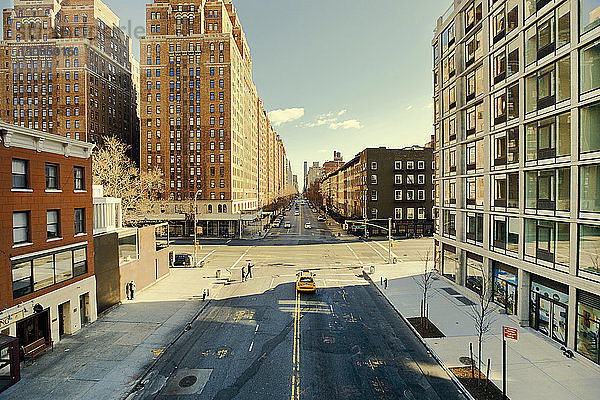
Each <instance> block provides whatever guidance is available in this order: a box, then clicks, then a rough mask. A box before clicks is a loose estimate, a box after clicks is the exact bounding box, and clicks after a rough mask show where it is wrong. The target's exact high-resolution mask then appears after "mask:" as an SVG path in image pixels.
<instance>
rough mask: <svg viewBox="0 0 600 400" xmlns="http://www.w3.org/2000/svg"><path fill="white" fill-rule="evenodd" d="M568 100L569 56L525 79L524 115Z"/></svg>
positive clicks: (569, 80)
mask: <svg viewBox="0 0 600 400" xmlns="http://www.w3.org/2000/svg"><path fill="white" fill-rule="evenodd" d="M570 98H571V57H570V56H567V57H563V58H561V59H560V60H558V61H557V62H556V63H554V64H550V65H548V66H547V67H544V68H542V69H540V70H539V71H537V72H534V73H533V74H531V75H529V76H527V77H525V113H530V112H535V111H537V110H542V109H544V108H546V107H550V106H553V105H554V104H556V103H558V102H561V101H564V100H568V99H570Z"/></svg>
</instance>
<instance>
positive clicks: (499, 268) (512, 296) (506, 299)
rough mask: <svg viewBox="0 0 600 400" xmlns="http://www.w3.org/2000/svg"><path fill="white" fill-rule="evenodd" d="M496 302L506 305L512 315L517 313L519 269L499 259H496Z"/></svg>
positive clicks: (505, 307) (494, 282)
mask: <svg viewBox="0 0 600 400" xmlns="http://www.w3.org/2000/svg"><path fill="white" fill-rule="evenodd" d="M493 265H494V280H493V287H494V302H496V303H497V304H500V305H501V306H503V307H504V311H505V312H506V313H507V314H510V315H517V284H518V278H517V277H518V271H517V269H516V268H514V267H511V266H510V265H506V264H503V263H500V262H497V261H494V264H493Z"/></svg>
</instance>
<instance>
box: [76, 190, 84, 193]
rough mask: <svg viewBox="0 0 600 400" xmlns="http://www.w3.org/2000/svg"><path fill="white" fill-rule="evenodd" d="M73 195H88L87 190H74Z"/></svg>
mask: <svg viewBox="0 0 600 400" xmlns="http://www.w3.org/2000/svg"><path fill="white" fill-rule="evenodd" d="M73 193H87V190H73Z"/></svg>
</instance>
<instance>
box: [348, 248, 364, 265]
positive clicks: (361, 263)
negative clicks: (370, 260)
mask: <svg viewBox="0 0 600 400" xmlns="http://www.w3.org/2000/svg"><path fill="white" fill-rule="evenodd" d="M346 247H347V248H348V250H350V251H351V252H352V254H354V257H356V259H357V260H358V262H359V263H360V265H363V262H362V261H360V258H358V256H357V255H356V253H355V252H354V250H353V249H352V247H350V245H349V244H346Z"/></svg>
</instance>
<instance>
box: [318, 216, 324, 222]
mask: <svg viewBox="0 0 600 400" xmlns="http://www.w3.org/2000/svg"><path fill="white" fill-rule="evenodd" d="M317 221H320V222H323V221H325V217H324V216H322V215H319V216H318V217H317Z"/></svg>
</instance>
